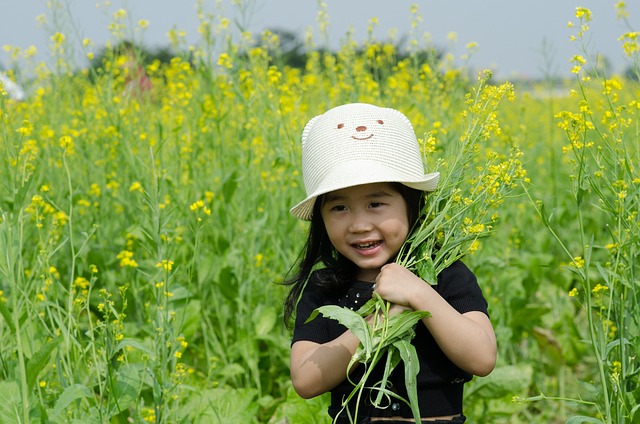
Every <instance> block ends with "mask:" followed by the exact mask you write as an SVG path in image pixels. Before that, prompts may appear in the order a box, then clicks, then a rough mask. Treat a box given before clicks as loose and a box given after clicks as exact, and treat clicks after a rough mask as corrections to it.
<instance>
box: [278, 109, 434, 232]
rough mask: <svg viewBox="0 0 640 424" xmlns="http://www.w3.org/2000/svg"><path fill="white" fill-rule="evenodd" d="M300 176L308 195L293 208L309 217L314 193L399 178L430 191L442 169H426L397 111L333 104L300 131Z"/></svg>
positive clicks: (407, 125) (409, 129) (411, 133)
mask: <svg viewBox="0 0 640 424" xmlns="http://www.w3.org/2000/svg"><path fill="white" fill-rule="evenodd" d="M302 175H303V178H304V187H305V190H306V193H307V198H306V199H304V200H303V201H302V202H300V203H298V204H297V205H295V206H294V207H293V208H291V210H290V212H291V214H293V215H294V216H296V217H298V218H300V219H304V220H310V219H311V215H312V213H313V205H314V203H315V200H316V198H317V197H318V196H320V195H322V194H326V193H329V192H331V191H334V190H340V189H343V188H347V187H352V186H356V185H361V184H369V183H381V182H398V183H402V184H404V185H406V186H408V187H412V188H415V189H418V190H422V191H433V190H435V189H436V187H437V185H438V179H439V177H440V174H439V173H438V172H433V173H430V174H425V172H424V164H423V163H422V155H421V153H420V147H419V145H418V140H417V139H416V135H415V132H414V130H413V126H412V125H411V122H410V121H409V119H408V118H407V117H406V116H405V115H404V114H402V113H401V112H399V111H397V110H395V109H390V108H382V107H379V106H374V105H371V104H365V103H351V104H346V105H342V106H338V107H335V108H333V109H330V110H328V111H327V112H325V113H323V114H322V115H319V116H316V117H314V118H312V119H311V120H310V121H309V122H308V123H307V125H306V126H305V127H304V130H303V131H302Z"/></svg>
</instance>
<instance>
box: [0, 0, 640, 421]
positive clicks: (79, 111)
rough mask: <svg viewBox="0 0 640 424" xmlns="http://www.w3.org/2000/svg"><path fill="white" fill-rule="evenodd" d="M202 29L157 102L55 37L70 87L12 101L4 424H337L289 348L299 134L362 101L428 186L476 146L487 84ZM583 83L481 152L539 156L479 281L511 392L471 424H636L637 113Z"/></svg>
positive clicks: (484, 259)
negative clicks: (468, 139) (292, 62)
mask: <svg viewBox="0 0 640 424" xmlns="http://www.w3.org/2000/svg"><path fill="white" fill-rule="evenodd" d="M620 3H622V2H620ZM618 6H619V7H620V5H618ZM199 7H202V4H200V6H199ZM577 13H579V14H580V16H581V17H582V18H583V19H584V18H585V17H586V16H587V14H586V12H584V10H582V9H580V10H578V11H577ZM588 16H590V15H588ZM114 19H116V18H114ZM117 19H118V20H117V22H115V24H114V26H113V28H114V31H116V30H117V31H118V32H117V34H114V43H113V44H114V45H117V44H118V43H119V42H120V41H122V40H123V39H124V38H125V37H124V35H123V32H122V31H123V27H122V26H123V25H124V23H123V21H122V17H119V18H117ZM201 19H202V21H203V22H201V24H202V25H201V31H202V32H201V33H202V37H203V40H202V42H201V43H200V44H198V45H196V46H193V49H188V48H186V46H185V45H184V40H182V39H181V38H180V35H179V33H177V32H172V33H171V34H170V36H171V39H172V48H173V49H175V50H174V51H176V52H177V53H176V56H175V57H173V58H171V60H169V61H164V60H159V59H158V60H155V59H154V60H152V61H148V62H144V61H143V64H144V66H143V71H144V73H145V74H146V76H147V77H148V78H149V82H150V84H151V85H144V84H142V85H140V84H139V83H140V80H137V79H136V78H132V76H133V75H137V74H132V72H131V68H128V67H127V61H126V60H125V59H126V58H124V56H122V55H117V54H114V55H111V56H109V60H107V61H104V62H103V67H101V68H100V69H96V71H95V72H91V73H90V72H89V71H86V72H84V71H81V72H75V71H74V72H71V69H74V67H73V63H70V62H67V61H66V57H67V55H68V53H69V52H70V51H72V47H74V46H71V45H70V44H69V43H71V41H70V40H71V37H61V36H56V37H54V38H53V39H52V44H53V45H52V51H51V54H52V56H53V58H54V61H55V65H54V66H53V69H47V68H46V66H42V67H40V66H36V65H35V64H29V66H30V68H32V69H38V72H39V73H38V76H37V79H35V80H34V81H32V82H31V83H30V86H29V87H28V88H29V90H28V91H29V93H30V97H29V98H28V99H26V100H25V101H23V102H17V101H14V100H10V99H8V98H7V97H6V96H4V94H0V150H2V152H3V161H1V162H0V341H1V343H0V422H3V423H14V422H21V423H29V422H72V423H73V422H78V423H80V422H82V423H87V422H95V423H103V422H112V423H125V422H134V423H144V422H156V423H169V422H171V423H173V422H180V423H199V422H203V423H209V422H259V423H279V424H280V423H285V422H323V423H326V422H327V421H328V417H327V414H326V409H327V406H328V399H327V396H322V397H320V398H317V399H313V400H310V401H304V400H302V399H300V398H299V397H297V395H296V394H295V393H294V392H293V391H292V389H291V383H290V379H289V370H288V355H289V340H290V339H289V334H288V332H287V330H286V328H285V326H284V325H283V324H281V322H282V321H281V320H282V315H281V302H282V299H283V297H284V294H285V288H284V287H282V286H281V285H280V284H279V283H280V282H281V281H282V280H283V277H284V275H286V273H287V271H288V270H289V269H290V267H291V265H292V264H293V263H294V262H295V260H296V258H297V255H298V252H299V250H300V248H301V247H302V243H303V240H304V235H305V231H306V226H305V223H302V222H297V221H296V220H294V219H293V218H291V217H290V216H289V215H288V213H287V211H288V209H289V207H290V206H291V205H293V204H295V203H296V202H297V200H298V199H300V198H302V197H303V195H304V193H303V191H304V190H303V187H302V181H301V176H300V171H299V170H300V163H299V143H298V139H299V133H300V131H301V129H302V126H303V125H304V123H305V122H306V121H307V120H308V119H309V118H310V117H311V116H314V115H316V114H318V113H321V112H323V111H324V110H326V109H327V108H329V107H331V106H335V105H337V104H340V103H344V102H348V101H361V102H370V103H376V104H380V105H384V106H389V107H393V108H397V109H399V110H401V111H403V112H405V113H406V114H407V116H408V117H409V118H410V120H411V121H412V123H413V124H414V127H415V128H416V130H417V131H418V135H419V137H420V138H421V141H422V142H423V145H425V146H430V147H429V151H425V155H426V162H427V170H428V171H431V170H434V169H436V167H437V163H438V159H439V158H443V157H445V156H446V152H450V151H452V149H451V147H452V146H454V145H455V144H456V143H458V142H459V140H461V139H464V136H465V134H468V133H467V129H468V126H467V123H468V121H467V120H466V119H464V115H463V113H462V112H463V111H464V110H465V109H467V108H468V104H467V103H465V102H466V100H467V98H466V97H465V96H467V94H469V93H474V91H473V89H472V85H473V84H472V83H471V82H470V81H468V80H467V79H466V75H467V74H468V70H467V69H463V68H457V67H454V66H452V63H451V62H449V61H447V60H446V58H445V57H441V56H438V55H437V54H433V55H431V57H430V60H429V61H424V60H423V59H422V58H420V48H419V46H420V43H419V42H418V38H415V39H411V40H409V42H408V44H409V46H410V47H411V46H413V47H412V48H413V50H412V49H409V51H407V52H398V51H397V48H398V46H390V45H389V44H388V43H380V42H376V41H375V40H373V39H371V40H368V41H367V43H366V44H364V45H362V46H357V45H355V46H354V45H353V43H345V45H344V46H343V47H342V48H341V49H340V50H339V51H337V52H330V51H322V52H320V51H315V50H313V49H311V50H309V51H307V52H306V53H307V55H308V56H307V60H306V62H305V67H304V69H299V68H297V69H294V68H292V67H288V66H286V65H284V64H283V63H281V62H278V61H276V60H274V58H273V57H271V55H270V52H273V51H274V50H273V49H272V47H273V46H272V44H273V43H271V42H270V43H271V44H268V45H267V44H266V43H262V44H261V43H258V44H255V43H253V42H250V41H248V40H244V39H243V40H240V41H237V42H234V41H233V40H232V38H231V35H230V34H229V33H228V32H224V28H225V25H223V22H222V21H220V20H218V21H215V19H214V18H213V17H212V16H210V15H207V14H206V13H202V14H201ZM215 28H220V31H222V32H221V33H220V34H214V29H215ZM584 30H585V28H583V27H582V26H580V31H584ZM61 31H62V29H61ZM61 34H62V33H61ZM582 35H584V34H581V36H582ZM416 37H417V36H416ZM634 37H635V38H634ZM623 40H624V46H623V49H624V50H625V53H626V52H629V54H630V57H631V59H632V60H634V63H637V59H638V58H637V52H638V49H635V48H634V42H635V41H634V40H637V37H636V36H634V35H633V33H630V34H627V35H626V36H625V37H624V39H623ZM271 41H273V40H271ZM276 41H277V40H276ZM136 43H137V40H136ZM181 47H182V48H181ZM81 49H84V52H85V53H87V54H89V53H92V51H91V43H88V44H87V45H83V46H82V47H81ZM634 55H635V56H634ZM142 56H145V55H139V57H138V59H141V58H142ZM186 57H188V58H189V60H186V59H185V58H186ZM583 59H584V58H583ZM588 59H589V58H588V57H587V59H584V61H585V62H586V63H587V64H588V63H589V60H588ZM575 63H576V66H577V68H578V69H577V72H578V73H577V74H576V75H577V76H578V78H577V79H576V80H575V81H570V82H565V83H564V84H566V85H564V86H562V87H557V88H558V90H557V91H559V92H561V95H559V96H556V95H555V94H554V95H553V96H551V95H550V93H549V91H548V86H547V85H543V86H542V87H536V86H535V84H533V85H532V84H529V85H528V89H526V90H525V89H521V88H519V86H518V85H517V84H516V85H515V90H514V92H515V94H516V97H515V99H514V101H513V102H509V103H506V102H505V103H502V104H501V106H500V108H498V109H496V110H495V113H496V114H497V118H498V119H499V120H500V124H501V125H500V131H499V132H497V131H496V132H493V133H492V136H491V137H489V138H487V139H486V140H485V141H484V142H483V144H482V145H481V146H480V151H481V152H483V151H484V150H492V151H500V152H506V151H511V148H518V149H519V150H520V151H521V152H523V153H524V156H523V159H522V161H523V163H524V165H525V167H526V168H527V172H528V174H527V176H528V178H529V179H530V183H529V184H526V185H525V186H524V187H525V188H526V190H527V193H528V195H529V196H528V197H530V198H531V200H533V202H531V201H530V200H529V198H527V196H506V197H505V198H504V199H503V202H504V203H503V204H501V205H500V222H499V224H500V225H499V227H498V228H499V230H497V231H494V232H492V233H491V237H488V238H484V239H483V240H482V242H481V243H479V244H478V245H476V246H475V247H474V248H476V250H475V251H473V252H469V253H468V254H467V256H466V257H465V262H466V263H467V264H468V265H470V267H471V268H472V269H473V270H474V272H475V273H476V275H477V276H478V279H479V282H480V284H481V286H482V287H483V290H484V293H485V295H486V297H487V299H488V301H489V305H490V306H489V308H490V314H491V318H492V322H493V323H494V326H495V328H496V333H497V336H498V341H499V356H498V357H499V363H498V367H497V368H496V370H495V371H494V373H493V374H491V375H490V376H489V377H486V378H482V379H480V378H478V379H475V380H474V381H472V382H471V383H469V386H468V390H467V397H466V401H465V414H466V415H467V416H468V417H469V420H470V422H492V423H548V422H567V421H568V422H604V423H616V424H618V423H633V422H637V421H638V417H640V411H639V407H638V406H637V405H639V404H640V386H639V384H638V375H639V363H638V358H639V355H638V346H640V340H639V337H640V331H639V327H640V321H639V317H640V311H638V308H639V306H638V305H640V294H639V293H640V291H639V290H638V284H637V282H638V274H637V273H638V270H637V264H638V255H639V254H640V247H639V240H640V236H639V235H638V225H637V223H638V215H637V213H638V212H637V211H638V205H639V203H640V183H639V181H640V176H639V175H638V168H637V167H638V154H639V153H638V134H637V127H638V102H637V99H638V93H639V91H640V90H639V87H638V85H637V84H636V83H634V82H633V81H629V80H625V79H623V78H621V77H617V76H607V77H605V76H603V75H601V74H599V73H598V72H599V69H598V68H597V67H595V71H591V70H589V72H586V71H585V72H583V71H582V70H581V66H585V65H579V64H580V63H582V60H581V59H579V58H575ZM19 65H20V64H18V63H16V64H14V66H12V68H17V67H18V66H19ZM25 66H26V65H25ZM635 67H636V68H637V65H636V66H635ZM138 76H139V75H138ZM487 87H490V88H491V89H498V87H499V85H493V84H492V82H491V81H487ZM543 89H544V90H543ZM554 93H555V92H554ZM478 165H481V163H476V162H474V163H472V164H470V165H469V166H478ZM474 183H475V182H474ZM470 184H471V182H470ZM484 223H485V225H486V224H487V222H484ZM475 224H477V222H472V223H469V226H468V229H469V230H471V229H472V228H473V229H477V228H479V227H473V225H475ZM471 233H473V232H471ZM423 256H424V254H423ZM429 267H430V265H427V268H429ZM435 269H436V268H435V266H434V267H433V270H431V271H430V273H431V274H434V273H435ZM353 319H354V320H358V319H361V318H355V317H354V318H353ZM358 322H360V321H358ZM363 328H364V327H363ZM363 337H364V338H363V339H362V340H365V341H366V340H367V337H369V336H368V335H367V334H366V333H363ZM388 340H392V341H391V343H397V344H396V345H395V347H396V348H397V349H398V354H397V355H394V356H393V358H392V359H393V361H397V363H400V362H401V360H402V361H405V362H406V361H408V362H409V363H411V352H410V350H408V349H407V346H406V341H402V340H404V339H403V338H399V339H391V338H389V339H388ZM399 340H400V341H399ZM363 346H364V345H363ZM366 346H368V348H369V349H370V350H369V351H368V353H367V351H366V349H365V350H363V351H361V352H360V353H359V354H361V355H364V357H370V358H371V357H375V351H376V346H377V345H376V344H375V343H373V342H371V343H368V342H367V343H366ZM372 355H373V356H372ZM409 368H410V367H409ZM381 387H382V386H381ZM514 398H515V402H514ZM216 420H217V421H216Z"/></svg>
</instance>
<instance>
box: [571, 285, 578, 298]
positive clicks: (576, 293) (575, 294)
mask: <svg viewBox="0 0 640 424" xmlns="http://www.w3.org/2000/svg"><path fill="white" fill-rule="evenodd" d="M577 295H578V289H577V288H575V287H574V288H572V289H571V291H570V292H569V297H576V296H577Z"/></svg>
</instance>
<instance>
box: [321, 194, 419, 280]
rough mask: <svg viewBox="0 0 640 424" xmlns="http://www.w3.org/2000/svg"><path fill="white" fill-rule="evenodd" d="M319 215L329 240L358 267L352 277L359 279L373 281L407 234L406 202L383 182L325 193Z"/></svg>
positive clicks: (395, 252)
mask: <svg viewBox="0 0 640 424" xmlns="http://www.w3.org/2000/svg"><path fill="white" fill-rule="evenodd" d="M321 215H322V220H323V221H324V225H325V228H326V229H327V234H328V236H329V240H331V243H332V244H333V246H334V247H335V248H336V250H337V251H338V252H340V253H341V254H342V255H343V256H344V257H346V258H347V259H349V260H350V261H352V262H353V263H354V264H355V265H356V266H357V267H358V269H359V271H358V274H357V276H356V277H357V278H358V279H360V280H363V281H371V282H373V281H374V280H375V278H376V277H377V275H378V273H379V272H380V268H382V266H383V265H385V264H387V263H388V262H389V261H390V260H391V259H393V258H395V256H396V254H397V253H398V251H399V250H400V247H401V246H402V244H403V243H404V241H405V239H406V238H407V235H408V234H409V219H408V217H407V204H406V202H405V200H404V198H403V197H402V195H401V194H400V193H398V192H397V191H396V190H394V189H393V188H392V187H391V185H390V184H387V183H373V184H364V185H359V186H354V187H349V188H345V189H341V190H336V191H332V192H330V193H327V194H325V195H324V196H323V201H322V207H321Z"/></svg>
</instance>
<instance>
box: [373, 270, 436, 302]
mask: <svg viewBox="0 0 640 424" xmlns="http://www.w3.org/2000/svg"><path fill="white" fill-rule="evenodd" d="M375 284H376V285H375V289H374V290H375V292H376V293H378V294H379V295H380V297H382V298H383V299H384V300H386V301H389V302H391V303H393V304H394V305H393V306H392V307H395V306H397V307H404V308H405V309H406V308H408V309H415V308H413V307H412V304H411V301H412V300H414V299H415V296H416V295H417V294H418V293H419V292H420V290H421V289H422V288H423V287H424V285H425V284H426V283H425V282H424V281H422V280H421V279H420V278H419V277H418V276H416V275H415V274H414V273H412V272H411V271H409V270H408V269H406V268H405V267H403V266H401V265H398V264H396V263H390V264H387V265H385V266H383V267H382V268H381V269H380V273H379V274H378V276H377V277H376V281H375ZM399 312H402V310H399Z"/></svg>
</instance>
